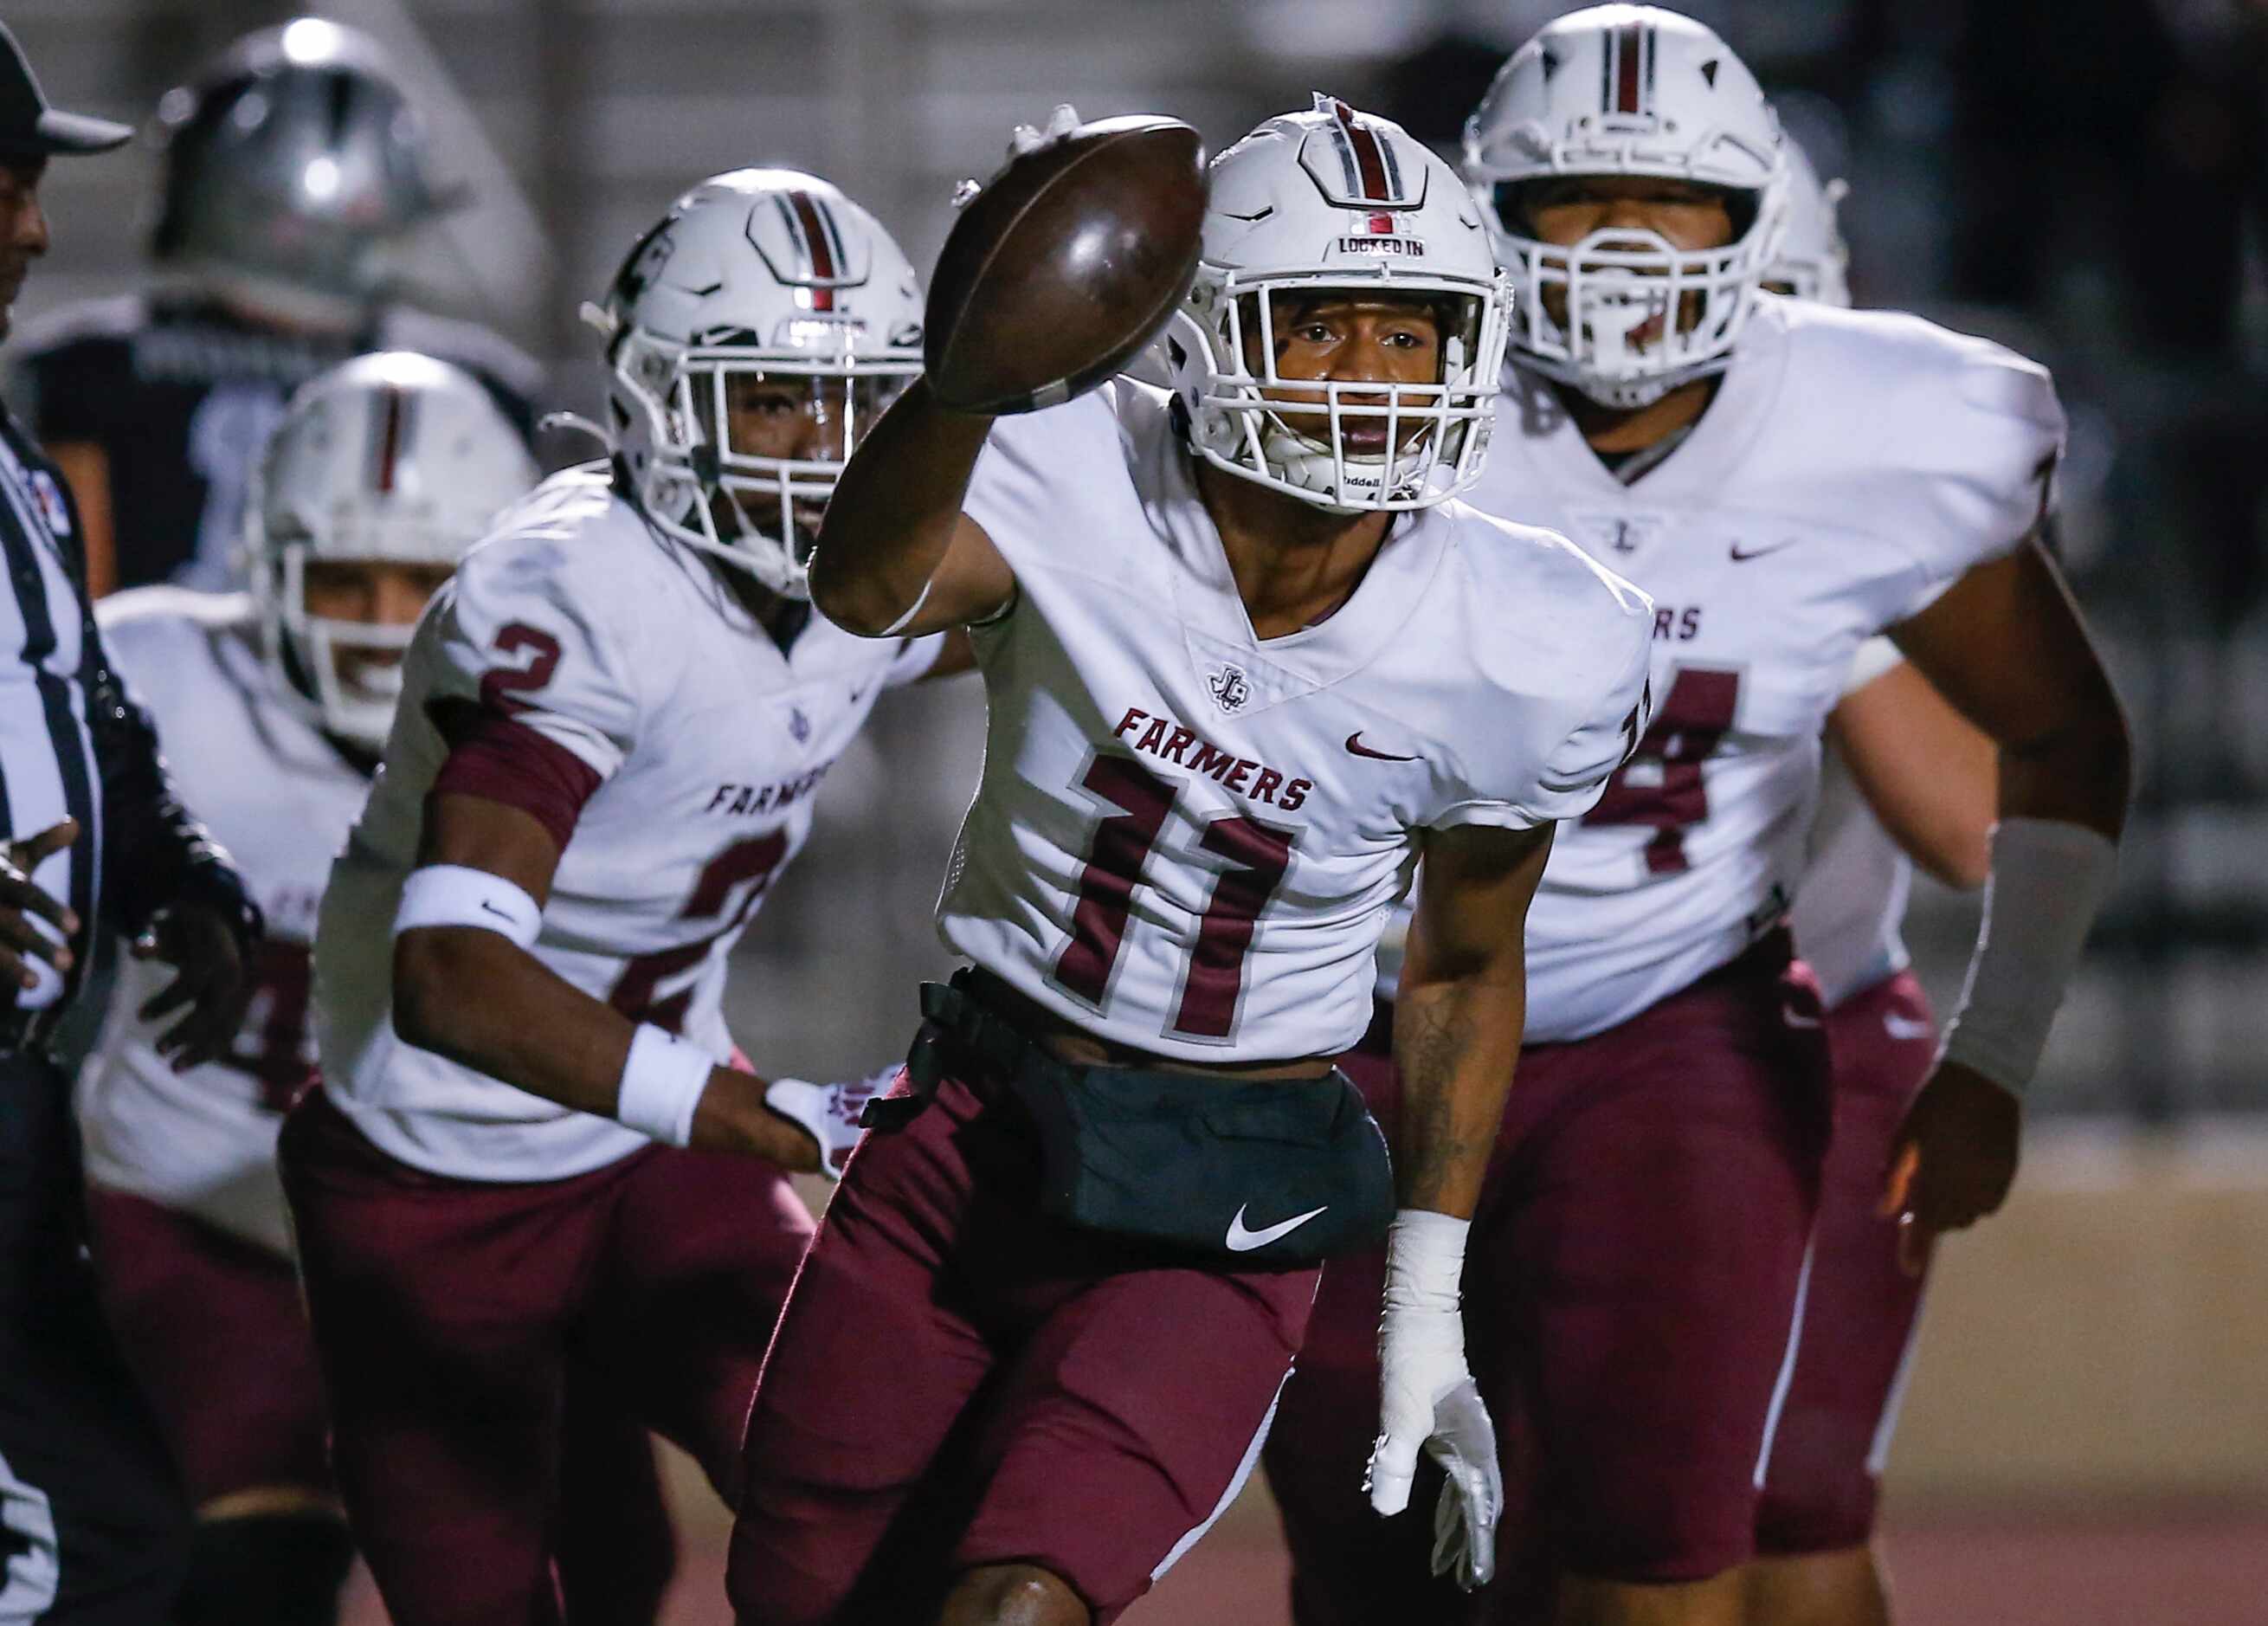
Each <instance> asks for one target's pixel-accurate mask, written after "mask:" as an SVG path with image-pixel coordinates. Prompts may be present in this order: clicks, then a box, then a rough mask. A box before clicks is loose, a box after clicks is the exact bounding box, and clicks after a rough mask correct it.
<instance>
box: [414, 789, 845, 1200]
mask: <svg viewBox="0 0 2268 1626" xmlns="http://www.w3.org/2000/svg"><path fill="white" fill-rule="evenodd" d="M558 865H559V848H558V846H557V844H556V842H555V841H554V840H553V839H552V836H551V832H550V831H548V830H546V829H545V828H544V826H543V825H542V824H541V823H539V822H538V821H537V820H536V819H535V818H534V817H533V816H532V815H530V814H527V813H525V812H522V811H521V810H520V809H518V808H512V807H507V806H505V805H504V803H502V802H490V801H487V800H485V799H484V798H482V797H479V796H471V795H461V794H449V793H444V794H442V795H436V796H434V797H432V798H431V801H430V802H428V804H427V808H426V813H425V824H424V831H423V839H422V842H421V845H420V847H419V851H418V868H417V869H416V871H413V872H412V877H413V878H412V884H413V885H416V884H418V882H417V881H416V877H417V876H427V875H431V874H432V873H434V872H436V871H449V872H456V871H463V872H470V873H469V874H468V875H464V876H457V877H456V878H458V879H460V880H462V881H464V882H465V883H468V884H469V885H471V886H474V887H477V886H478V885H479V884H480V881H479V877H480V876H493V877H495V878H496V879H497V880H498V881H500V882H503V883H506V886H505V887H502V888H498V889H497V892H496V896H495V897H494V898H490V899H482V898H473V899H472V904H473V906H474V907H475V909H477V908H479V907H480V905H482V903H483V902H485V903H488V904H490V905H491V906H492V912H493V913H497V918H498V921H499V928H500V929H496V930H490V929H484V928H482V927H478V926H465V925H434V926H413V927H410V928H408V929H402V930H399V931H397V934H396V935H395V937H394V1031H396V1032H397V1033H399V1034H400V1035H401V1038H403V1039H404V1040H405V1041H407V1042H408V1043H409V1044H412V1045H415V1046H417V1047H418V1048H420V1049H422V1050H431V1051H434V1052H436V1053H438V1054H441V1055H444V1056H446V1057H448V1058H449V1060H451V1061H456V1062H460V1063H461V1064H462V1065H464V1066H466V1067H469V1068H475V1069H476V1070H478V1071H480V1072H482V1073H485V1074H487V1075H489V1076H490V1077H491V1078H500V1079H502V1080H504V1083H508V1084H512V1085H514V1086H516V1087H518V1088H519V1089H521V1090H527V1091H528V1092H529V1093H530V1094H532V1095H539V1096H541V1097H543V1098H545V1099H546V1100H550V1101H556V1102H558V1103H559V1104H560V1105H563V1106H569V1107H573V1108H574V1109H576V1110H577V1111H578V1112H594V1113H597V1114H598V1115H599V1116H600V1117H620V1116H624V1114H623V1112H622V1110H621V1109H622V1105H623V1095H624V1085H625V1083H626V1082H627V1078H626V1075H627V1074H628V1071H629V1066H630V1060H631V1056H630V1051H631V1045H632V1042H633V1040H634V1039H637V1038H639V1037H640V1035H641V1030H640V1029H639V1028H638V1026H637V1024H634V1023H632V1022H631V1021H630V1018H629V1017H627V1016H623V1015H622V1013H621V1012H620V1011H617V1010H615V1009H614V1008H613V1007H612V1006H610V1005H608V1004H606V1003H605V1002H604V1001H600V1000H597V999H594V998H593V997H592V996H591V995H590V994H585V993H584V992H583V991H582V990H581V989H580V988H578V987H575V986H574V985H573V984H571V983H570V982H568V981H567V980H566V979H563V978H562V977H561V976H559V975H558V973H556V972H554V971H552V970H551V969H550V968H549V966H547V965H544V964H543V962H542V961H541V960H539V959H537V958H536V957H534V955H533V954H530V953H529V952H527V950H526V949H524V948H523V947H521V946H520V943H519V942H518V941H515V939H514V937H513V936H512V935H508V934H507V930H506V929H502V928H504V926H505V921H504V916H505V915H509V914H514V913H524V912H525V908H526V903H527V901H531V900H532V901H533V903H534V905H535V908H536V909H537V910H538V911H539V912H540V910H541V906H542V904H543V901H544V899H545V898H548V897H549V895H550V891H551V878H552V876H553V873H554V872H555V871H556V869H557V868H558ZM513 892H517V893H518V894H519V897H518V898H514V897H513V896H512V893H513ZM519 924H522V925H524V926H525V928H526V930H525V933H524V935H525V936H526V938H527V940H528V941H533V938H534V924H535V922H534V920H533V919H531V920H527V921H525V922H520V923H519ZM695 1065H696V1068H697V1067H698V1062H697V1061H696V1063H695ZM687 1082H689V1083H690V1084H691V1085H692V1088H693V1089H694V1090H697V1091H698V1094H697V1100H696V1102H695V1104H694V1105H692V1108H691V1112H690V1125H689V1133H688V1134H685V1135H674V1136H672V1137H670V1138H673V1139H676V1140H679V1141H681V1142H683V1143H686V1144H689V1145H692V1146H694V1147H696V1148H698V1149H702V1150H705V1151H734V1152H745V1153H751V1154H753V1155H755V1156H756V1157H763V1158H766V1159H768V1160H770V1162H773V1163H776V1164H780V1165H781V1166H783V1167H784V1168H789V1169H795V1170H801V1171H811V1170H814V1169H816V1168H818V1166H819V1149H818V1147H817V1146H816V1145H815V1144H814V1141H813V1139H812V1136H811V1135H809V1134H808V1133H807V1132H806V1130H804V1129H803V1128H802V1127H799V1126H798V1125H796V1124H793V1123H791V1122H790V1121H789V1120H786V1119H785V1118H783V1117H781V1116H780V1115H779V1114H778V1113H777V1112H773V1111H771V1110H770V1108H769V1107H768V1106H766V1105H764V1089H765V1085H764V1081H763V1080H762V1079H761V1078H757V1077H755V1075H751V1074H747V1073H742V1072H739V1071H736V1070H734V1069H733V1068H725V1067H715V1066H711V1067H709V1068H707V1071H706V1074H705V1082H703V1080H702V1079H701V1078H700V1077H699V1076H696V1077H694V1078H693V1079H690V1080H689V1081H687ZM688 1093H691V1092H690V1091H689V1092H688ZM632 1116H635V1114H632ZM635 1127H640V1128H646V1127H648V1126H647V1125H645V1124H644V1123H639V1124H637V1125H636V1126H635Z"/></svg>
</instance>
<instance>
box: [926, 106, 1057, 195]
mask: <svg viewBox="0 0 2268 1626" xmlns="http://www.w3.org/2000/svg"><path fill="white" fill-rule="evenodd" d="M1078 128H1079V109H1078V108H1077V107H1072V106H1071V103H1069V102H1067V101H1062V102H1057V104H1056V110H1055V111H1054V112H1053V113H1050V114H1049V115H1048V122H1046V123H1045V124H1019V125H1017V126H1016V128H1015V129H1012V130H1010V131H1009V132H1008V156H1007V159H1005V162H1004V164H1003V166H1002V167H1004V168H1005V166H1006V165H1007V164H1013V163H1014V162H1015V161H1016V160H1017V159H1020V158H1022V157H1023V156H1024V155H1025V154H1026V153H1027V152H1039V151H1040V150H1041V149H1042V148H1044V147H1051V146H1053V145H1055V144H1056V143H1057V142H1058V141H1061V140H1062V139H1063V138H1064V137H1066V136H1068V135H1070V134H1071V131H1073V130H1075V129H1078ZM998 178H999V177H998V174H997V172H996V173H995V174H994V176H993V179H995V180H998ZM985 184H986V183H985V182H983V181H977V180H975V179H970V180H968V181H961V183H960V184H959V185H957V186H955V187H954V188H953V206H954V209H956V210H961V209H966V208H968V205H969V204H971V203H975V202H976V197H977V195H978V194H979V193H981V192H983V190H984V187H985Z"/></svg>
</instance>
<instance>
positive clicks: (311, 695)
mask: <svg viewBox="0 0 2268 1626" xmlns="http://www.w3.org/2000/svg"><path fill="white" fill-rule="evenodd" d="M391 528H392V529H394V530H395V531H396V532H397V533H398V532H400V531H401V530H402V529H404V528H405V527H402V526H401V525H399V524H397V525H395V526H394V527H391ZM254 543H255V547H254V558H255V559H257V560H258V561H260V563H259V565H258V566H257V568H255V569H254V572H253V578H252V588H253V596H254V602H255V603H256V605H257V607H258V610H259V613H260V623H261V641H262V644H263V646H264V654H265V656H266V660H267V663H268V666H269V672H270V674H271V676H272V677H273V678H274V679H275V684H274V688H275V692H276V693H277V694H279V695H282V696H284V697H285V698H289V699H291V700H293V701H295V702H297V703H298V705H299V706H300V709H301V710H302V711H304V712H306V714H307V716H308V720H309V721H312V722H313V723H314V724H315V725H316V727H318V728H320V729H321V730H322V731H323V732H324V733H326V734H328V735H332V736H334V737H335V738H337V739H341V740H343V741H346V742H347V743H350V744H352V745H356V746H359V747H361V748H363V749H364V750H368V751H371V752H372V753H376V752H379V751H382V750H385V749H386V740H387V734H388V733H389V732H390V731H391V730H392V728H393V726H394V707H395V706H396V705H398V704H399V703H400V701H401V687H402V671H401V662H402V660H403V658H404V657H405V655H406V654H407V652H408V650H409V641H410V639H411V638H412V636H413V635H414V634H415V633H416V630H417V628H416V623H414V622H403V623H391V622H378V621H363V620H353V619H347V618H343V617H332V616H321V615H318V614H316V613H315V612H314V610H313V609H311V608H310V606H309V604H308V602H307V573H308V568H309V566H310V565H316V566H318V567H324V566H331V565H338V566H342V567H352V566H368V567H371V568H375V569H401V568H405V567H406V568H417V567H419V566H420V565H426V566H429V567H430V568H431V569H432V570H433V572H434V574H435V585H436V586H437V587H438V585H439V581H440V580H441V579H443V578H445V577H446V575H447V574H448V572H449V570H450V568H451V565H449V564H448V563H446V562H443V561H446V560H447V558H448V557H449V555H448V553H447V551H446V548H445V546H444V544H443V543H442V541H441V539H440V537H439V536H438V533H432V534H431V535H429V536H422V537H419V538H417V539H414V540H413V539H411V538H409V537H406V536H399V535H397V536H396V537H395V538H394V539H393V541H392V542H391V543H389V544H372V548H371V551H368V552H366V553H365V552H359V551H357V552H354V553H342V552H336V551H329V550H325V551H320V552H318V551H317V547H316V543H315V542H314V539H313V535H312V534H311V533H308V532H306V531H301V532H299V533H298V534H297V535H288V534H287V535H284V536H275V535H261V536H257V537H255V539H254Z"/></svg>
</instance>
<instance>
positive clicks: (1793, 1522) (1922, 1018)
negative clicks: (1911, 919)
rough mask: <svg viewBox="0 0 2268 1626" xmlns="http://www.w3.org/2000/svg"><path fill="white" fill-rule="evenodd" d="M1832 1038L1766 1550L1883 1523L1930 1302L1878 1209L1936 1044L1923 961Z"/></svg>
mask: <svg viewBox="0 0 2268 1626" xmlns="http://www.w3.org/2000/svg"><path fill="white" fill-rule="evenodd" d="M1827 1042H1828V1046H1829V1048H1830V1050H1832V1051H1833V1052H1834V1056H1835V1140H1834V1142H1833V1144H1832V1145H1830V1147H1829V1148H1828V1151H1827V1176H1826V1180H1825V1183H1824V1185H1823V1187H1822V1189H1821V1192H1820V1196H1819V1224H1818V1227H1817V1229H1816V1231H1815V1233H1814V1238H1813V1242H1812V1258H1811V1282H1810V1287H1809V1290H1808V1291H1807V1292H1806V1294H1805V1296H1804V1312H1803V1337H1802V1341H1801V1342H1800V1346H1799V1347H1798V1349H1797V1352H1796V1358H1795V1375H1794V1378H1793V1381H1791V1382H1790V1383H1789V1385H1788V1389H1787V1402H1786V1405H1785V1406H1783V1407H1782V1408H1781V1409H1780V1417H1779V1428H1778V1431H1777V1432H1776V1433H1775V1434H1774V1435H1773V1437H1772V1453H1771V1462H1769V1463H1768V1464H1766V1465H1765V1469H1764V1501H1763V1504H1762V1505H1761V1506H1759V1508H1758V1509H1757V1511H1756V1546H1757V1548H1758V1549H1759V1550H1760V1551H1763V1552H1766V1553H1772V1554H1778V1555H1780V1556H1793V1555H1799V1554H1803V1553H1821V1552H1834V1551H1837V1550H1838V1549H1840V1548H1849V1547H1857V1546H1859V1545H1860V1544H1862V1543H1863V1542H1865V1541H1867V1539H1868V1538H1869V1537H1870V1536H1872V1535H1873V1534H1874V1507H1875V1503H1876V1501H1877V1499H1878V1497H1879V1494H1880V1491H1881V1473H1882V1461H1883V1459H1884V1457H1886V1456H1887V1455H1888V1453H1889V1445H1890V1434H1891V1432H1892V1430H1894V1429H1896V1426H1897V1411H1898V1401H1899V1399H1900V1398H1901V1393H1902V1391H1903V1389H1904V1374H1905V1371H1906V1370H1907V1363H1908V1361H1909V1359H1910V1358H1911V1354H1912V1349H1913V1334H1914V1325H1915V1322H1916V1319H1918V1315H1919V1313H1920V1311H1921V1289H1922V1284H1921V1281H1920V1279H1919V1278H1918V1277H1915V1276H1910V1275H1906V1274H1905V1272H1904V1270H1903V1269H1902V1268H1900V1267H1899V1265H1898V1259H1897V1225H1896V1222H1895V1221H1892V1220H1886V1219H1884V1218H1882V1217H1881V1215H1880V1214H1879V1213H1877V1212H1876V1208H1877V1207H1878V1205H1879V1204H1880V1203H1881V1197H1882V1184H1883V1170H1884V1168H1885V1167H1886V1165H1887V1164H1889V1156H1890V1142H1891V1140H1892V1139H1893V1138H1894V1137H1895V1136H1896V1133H1897V1127H1898V1122H1899V1120H1901V1119H1902V1118H1904V1116H1905V1110H1906V1104H1907V1103H1908V1102H1910V1101H1911V1100H1912V1099H1913V1096H1914V1092H1915V1091H1916V1090H1919V1089H1920V1088H1921V1085H1922V1081H1923V1080H1924V1079H1925V1078H1926V1077H1927V1076H1928V1075H1929V1069H1930V1065H1931V1063H1932V1062H1933V1061H1934V1060H1935V1059H1936V1056H1937V1030H1936V1026H1935V1024H1933V1022H1932V1020H1931V1017H1930V1009H1929V1000H1928V997H1927V996H1926V994H1923V993H1922V990H1921V984H1920V983H1919V982H1918V981H1917V980H1915V978H1914V975H1913V973H1912V972H1900V973H1899V974H1898V975H1896V976H1895V977H1892V978H1890V979H1888V980H1886V981H1883V982H1879V983H1877V984H1875V985H1874V987H1871V988H1867V989H1866V990H1865V991H1863V992H1861V993H1859V994H1852V996H1851V997H1850V998H1849V999H1846V1000H1845V1001H1843V1003H1842V1004H1840V1005H1838V1006H1837V1007H1836V1008H1835V1009H1834V1010H1833V1011H1831V1012H1830V1013H1829V1015H1828V1017H1827Z"/></svg>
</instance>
